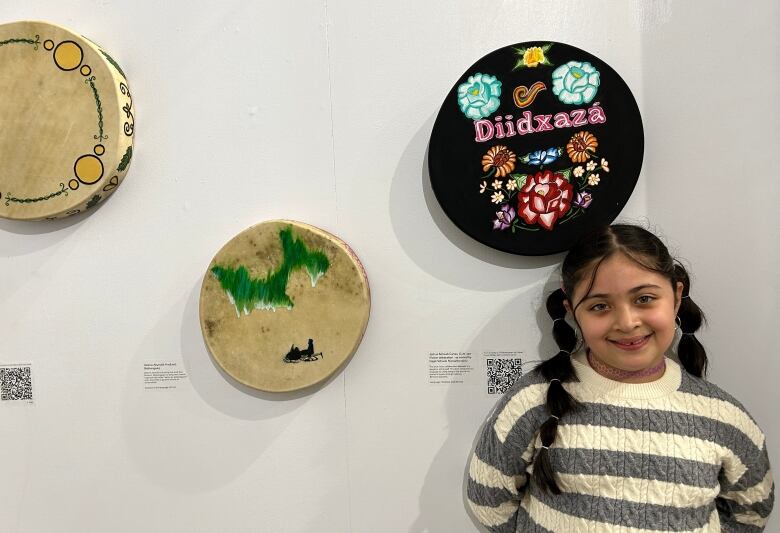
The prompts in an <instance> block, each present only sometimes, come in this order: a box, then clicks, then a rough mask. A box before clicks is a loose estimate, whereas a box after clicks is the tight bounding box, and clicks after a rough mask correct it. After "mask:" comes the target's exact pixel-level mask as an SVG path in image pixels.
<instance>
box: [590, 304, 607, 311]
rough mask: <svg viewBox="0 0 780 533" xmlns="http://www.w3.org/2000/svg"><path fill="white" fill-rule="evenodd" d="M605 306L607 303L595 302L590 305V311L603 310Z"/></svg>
mask: <svg viewBox="0 0 780 533" xmlns="http://www.w3.org/2000/svg"><path fill="white" fill-rule="evenodd" d="M606 308H607V304H595V305H592V306H591V307H590V310H591V311H604V310H605V309H606Z"/></svg>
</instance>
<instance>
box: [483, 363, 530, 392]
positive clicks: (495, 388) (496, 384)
mask: <svg viewBox="0 0 780 533" xmlns="http://www.w3.org/2000/svg"><path fill="white" fill-rule="evenodd" d="M522 375H523V360H522V359H516V358H512V359H488V360H487V389H488V394H504V393H505V392H506V391H508V390H509V387H511V386H512V385H513V384H514V382H515V381H517V380H518V379H520V377H521V376H522Z"/></svg>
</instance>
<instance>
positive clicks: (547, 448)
mask: <svg viewBox="0 0 780 533" xmlns="http://www.w3.org/2000/svg"><path fill="white" fill-rule="evenodd" d="M542 448H543V449H545V450H549V449H550V447H549V446H545V445H544V444H542Z"/></svg>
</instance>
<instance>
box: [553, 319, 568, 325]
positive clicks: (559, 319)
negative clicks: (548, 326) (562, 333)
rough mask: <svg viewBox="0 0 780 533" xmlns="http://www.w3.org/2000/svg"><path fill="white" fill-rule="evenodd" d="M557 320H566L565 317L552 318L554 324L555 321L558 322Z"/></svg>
mask: <svg viewBox="0 0 780 533" xmlns="http://www.w3.org/2000/svg"><path fill="white" fill-rule="evenodd" d="M559 320H563V321H564V322H565V321H566V319H565V318H556V319H554V320H553V324H555V323H556V322H558V321H559Z"/></svg>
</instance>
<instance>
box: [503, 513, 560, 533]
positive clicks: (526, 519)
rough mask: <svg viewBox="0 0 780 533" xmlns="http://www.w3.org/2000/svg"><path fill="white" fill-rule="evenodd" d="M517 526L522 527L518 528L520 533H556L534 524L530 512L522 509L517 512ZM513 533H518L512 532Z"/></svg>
mask: <svg viewBox="0 0 780 533" xmlns="http://www.w3.org/2000/svg"><path fill="white" fill-rule="evenodd" d="M517 525H518V526H522V529H520V528H519V527H518V528H517V532H518V533H526V532H527V533H555V532H553V531H550V530H549V529H546V528H544V527H542V526H540V525H539V524H537V523H536V522H534V521H533V519H532V518H531V516H530V515H529V514H528V511H526V510H525V509H523V508H522V507H520V509H519V510H518V511H517ZM512 533H516V532H515V531H512Z"/></svg>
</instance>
